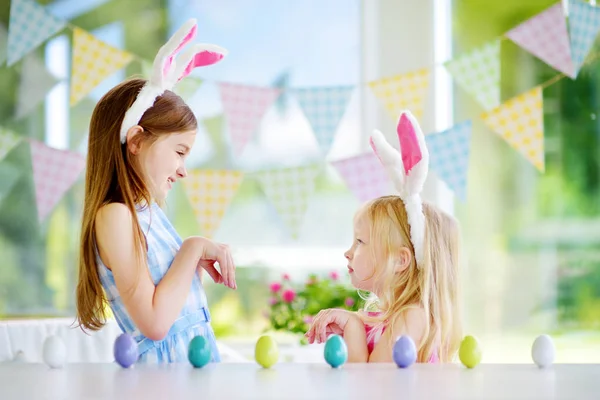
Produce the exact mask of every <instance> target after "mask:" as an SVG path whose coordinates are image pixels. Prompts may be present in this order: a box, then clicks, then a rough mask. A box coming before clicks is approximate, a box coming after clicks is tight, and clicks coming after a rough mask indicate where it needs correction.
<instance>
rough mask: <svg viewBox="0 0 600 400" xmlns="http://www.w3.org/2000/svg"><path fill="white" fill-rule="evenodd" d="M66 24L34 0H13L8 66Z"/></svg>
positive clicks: (9, 24)
mask: <svg viewBox="0 0 600 400" xmlns="http://www.w3.org/2000/svg"><path fill="white" fill-rule="evenodd" d="M65 26H66V23H65V21H63V20H61V19H59V18H57V17H55V16H54V15H52V14H50V13H49V12H48V11H46V9H45V8H44V7H42V6H41V5H39V4H38V3H36V2H35V1H33V0H12V1H11V2H10V17H9V23H8V66H9V67H10V66H11V65H13V64H14V63H16V62H17V61H19V60H20V59H21V58H22V57H23V56H24V55H25V54H27V53H29V52H31V51H32V50H33V49H35V48H36V47H38V46H39V45H41V44H42V43H43V42H45V41H46V40H48V39H49V38H50V37H52V36H54V35H55V34H56V33H57V32H59V31H61V30H62V29H63V28H64V27H65Z"/></svg>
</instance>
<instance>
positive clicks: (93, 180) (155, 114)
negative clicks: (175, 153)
mask: <svg viewBox="0 0 600 400" xmlns="http://www.w3.org/2000/svg"><path fill="white" fill-rule="evenodd" d="M145 83H146V80H144V79H139V78H133V79H130V80H127V81H125V82H123V83H121V84H119V85H117V86H115V87H114V88H112V89H111V90H110V91H109V92H108V93H106V94H105V95H104V96H103V97H102V98H101V99H100V101H99V102H98V104H97V105H96V107H95V108H94V112H93V113H92V118H91V121H90V132H89V138H88V154H87V166H86V176H85V199H84V207H83V218H82V224H81V242H80V249H79V251H80V254H79V278H78V283H77V293H76V297H77V320H78V324H79V327H80V328H82V329H84V330H85V329H89V330H98V329H100V328H102V326H103V325H104V324H105V322H106V316H107V315H106V312H107V310H106V305H107V299H106V295H105V293H104V290H103V289H102V285H101V282H100V276H99V274H98V265H97V263H96V222H95V221H96V214H97V213H98V210H99V209H100V208H101V207H102V206H104V205H106V204H109V203H114V202H118V203H123V204H125V205H126V206H127V208H129V210H130V211H131V215H132V217H133V222H134V224H133V226H134V232H133V234H134V243H135V244H136V246H135V249H136V251H137V252H138V254H137V256H138V257H141V258H143V259H145V254H143V252H142V250H141V249H143V248H145V240H144V236H143V234H142V232H141V230H140V228H139V225H138V220H137V215H136V208H135V207H136V205H139V204H146V205H148V204H150V203H151V200H152V199H151V195H150V192H149V190H148V187H147V186H146V184H145V182H144V180H143V178H142V176H143V175H142V174H141V171H140V170H139V167H138V166H137V163H136V162H134V161H135V160H134V159H133V158H132V156H131V154H130V153H129V151H128V149H127V144H121V140H120V128H121V123H122V121H123V117H124V116H125V112H126V111H127V109H128V108H129V107H131V105H132V104H133V102H134V101H135V99H136V96H137V94H138V93H139V91H140V90H141V89H142V87H143V86H144V84H145ZM138 125H139V126H141V127H142V128H143V132H141V133H140V134H138V135H137V136H136V137H135V139H136V140H139V141H140V144H141V143H142V142H143V143H147V144H148V145H151V144H152V143H153V142H155V141H156V140H157V139H158V137H160V136H162V135H168V134H172V133H175V132H186V131H192V130H196V129H197V121H196V117H195V116H194V113H193V112H192V111H191V110H190V108H189V107H188V106H187V105H186V104H185V102H184V101H183V100H182V99H181V97H179V96H178V95H176V94H175V93H173V92H171V91H165V92H164V93H163V94H162V95H161V96H159V97H157V99H156V101H155V103H154V105H153V106H152V107H150V108H149V109H148V110H147V111H146V112H145V113H144V115H143V117H142V119H141V121H140V122H139V124H138Z"/></svg>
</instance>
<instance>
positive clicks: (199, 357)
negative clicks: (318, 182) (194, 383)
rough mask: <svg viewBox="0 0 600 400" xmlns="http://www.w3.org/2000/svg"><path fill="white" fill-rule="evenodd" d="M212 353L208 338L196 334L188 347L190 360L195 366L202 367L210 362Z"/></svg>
mask: <svg viewBox="0 0 600 400" xmlns="http://www.w3.org/2000/svg"><path fill="white" fill-rule="evenodd" d="M211 353H212V350H211V348H210V343H208V340H206V338H205V337H204V336H196V337H195V338H193V339H192V341H191V342H190V345H189V347H188V360H190V363H191V364H192V365H193V366H194V367H195V368H202V367H204V366H205V365H206V364H208V363H209V362H210V359H211V356H212V354H211Z"/></svg>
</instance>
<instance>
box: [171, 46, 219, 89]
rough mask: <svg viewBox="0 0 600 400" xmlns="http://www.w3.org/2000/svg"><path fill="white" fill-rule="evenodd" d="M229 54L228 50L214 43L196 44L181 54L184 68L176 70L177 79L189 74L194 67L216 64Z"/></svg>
mask: <svg viewBox="0 0 600 400" xmlns="http://www.w3.org/2000/svg"><path fill="white" fill-rule="evenodd" d="M226 55H227V50H225V49H224V48H222V47H219V46H216V45H213V44H196V45H194V46H193V47H192V48H190V49H189V50H187V51H186V52H185V54H183V55H182V56H181V58H182V60H183V63H182V64H181V66H182V67H183V69H182V70H178V71H177V72H176V75H175V76H176V77H177V81H180V80H182V79H183V78H185V77H186V76H188V75H189V74H190V73H191V72H192V70H193V69H194V68H197V67H206V66H208V65H212V64H216V63H218V62H219V61H221V60H222V59H223V58H224V57H225V56H226Z"/></svg>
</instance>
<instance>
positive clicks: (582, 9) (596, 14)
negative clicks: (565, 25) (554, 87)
mask: <svg viewBox="0 0 600 400" xmlns="http://www.w3.org/2000/svg"><path fill="white" fill-rule="evenodd" d="M598 32H600V7H596V6H594V5H592V4H589V3H584V2H583V1H581V0H571V1H569V36H570V38H571V56H572V59H573V64H574V65H575V75H577V74H578V73H579V70H580V69H581V66H582V65H583V62H584V61H585V58H586V57H587V55H588V53H589V52H590V50H591V49H592V46H593V45H594V42H595V41H596V36H598Z"/></svg>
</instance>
